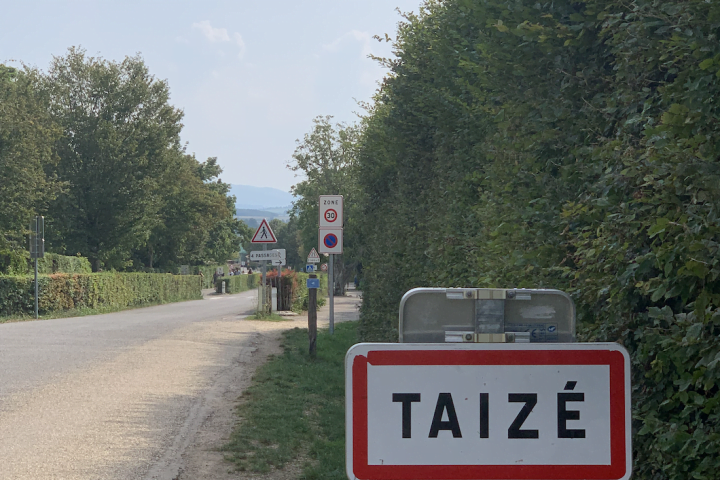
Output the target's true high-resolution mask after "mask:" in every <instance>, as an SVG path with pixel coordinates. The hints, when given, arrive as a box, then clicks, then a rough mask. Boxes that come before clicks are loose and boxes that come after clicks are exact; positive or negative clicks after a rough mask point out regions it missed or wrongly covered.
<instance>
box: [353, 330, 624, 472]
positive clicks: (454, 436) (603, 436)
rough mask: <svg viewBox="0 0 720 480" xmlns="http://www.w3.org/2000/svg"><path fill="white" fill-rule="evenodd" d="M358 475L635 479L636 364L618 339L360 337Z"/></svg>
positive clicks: (356, 362) (356, 365) (356, 363)
mask: <svg viewBox="0 0 720 480" xmlns="http://www.w3.org/2000/svg"><path fill="white" fill-rule="evenodd" d="M345 368H346V379H347V380H346V396H345V398H346V409H347V412H346V418H347V419H348V420H347V427H346V432H347V433H346V434H347V439H346V444H347V452H346V454H347V473H348V477H349V478H350V479H355V478H357V479H373V480H395V479H397V480H401V479H402V480H412V479H418V478H423V479H428V480H440V479H527V480H531V479H532V480H539V479H565V480H573V479H577V480H580V479H596V480H600V479H602V480H611V479H612V480H620V479H628V478H629V477H630V473H631V465H632V459H631V445H630V362H629V357H628V355H627V352H626V351H625V349H624V348H623V347H621V346H620V345H617V344H610V343H584V344H583V343H572V344H571V343H568V344H359V345H355V346H354V347H352V348H351V349H350V351H348V354H347V357H346V366H345Z"/></svg>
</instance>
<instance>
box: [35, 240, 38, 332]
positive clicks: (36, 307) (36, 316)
mask: <svg viewBox="0 0 720 480" xmlns="http://www.w3.org/2000/svg"><path fill="white" fill-rule="evenodd" d="M35 238H36V240H35V243H36V247H35V251H37V237H35ZM37 277H38V275H37V257H36V258H35V319H36V320H37V318H38V278H37Z"/></svg>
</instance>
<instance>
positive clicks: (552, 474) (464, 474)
mask: <svg viewBox="0 0 720 480" xmlns="http://www.w3.org/2000/svg"><path fill="white" fill-rule="evenodd" d="M368 364H372V365H608V366H609V367H610V438H611V447H610V465H368V425H367V421H368V420H367V395H368V393H367V366H368ZM352 402H353V403H352V408H353V414H352V417H353V418H352V422H353V430H352V435H353V439H352V443H353V452H352V458H353V474H354V475H355V477H356V478H358V479H360V480H370V479H372V480H449V479H453V480H509V479H515V480H541V479H554V480H555V479H557V480H578V479H587V480H612V479H621V478H623V477H624V476H625V475H626V473H627V456H626V455H627V454H626V438H625V432H626V425H625V417H626V410H625V358H624V356H623V354H622V353H621V352H620V351H611V350H579V349H578V350H575V349H572V350H374V351H373V350H371V351H370V352H368V355H367V356H364V355H357V356H355V357H354V360H353V365H352Z"/></svg>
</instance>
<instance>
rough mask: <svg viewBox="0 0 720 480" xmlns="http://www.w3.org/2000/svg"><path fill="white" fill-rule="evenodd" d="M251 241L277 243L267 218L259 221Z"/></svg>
mask: <svg viewBox="0 0 720 480" xmlns="http://www.w3.org/2000/svg"><path fill="white" fill-rule="evenodd" d="M251 243H277V239H276V238H275V234H274V233H273V231H272V229H271V228H270V225H269V224H268V222H267V220H265V219H264V218H263V220H262V222H260V226H259V227H258V229H257V230H256V231H255V235H253V238H252V240H251Z"/></svg>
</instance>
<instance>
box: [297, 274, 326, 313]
mask: <svg viewBox="0 0 720 480" xmlns="http://www.w3.org/2000/svg"><path fill="white" fill-rule="evenodd" d="M297 277H298V282H297V283H298V290H297V297H296V300H295V301H294V302H293V307H292V309H293V311H294V312H302V311H306V310H307V309H308V293H309V290H308V288H307V279H308V278H310V275H309V274H307V273H300V272H298V273H297ZM317 277H318V278H319V279H320V288H319V289H318V295H317V302H318V307H322V306H323V305H325V297H327V295H328V285H327V283H328V280H327V279H328V277H327V275H326V274H324V273H318V274H317Z"/></svg>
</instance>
